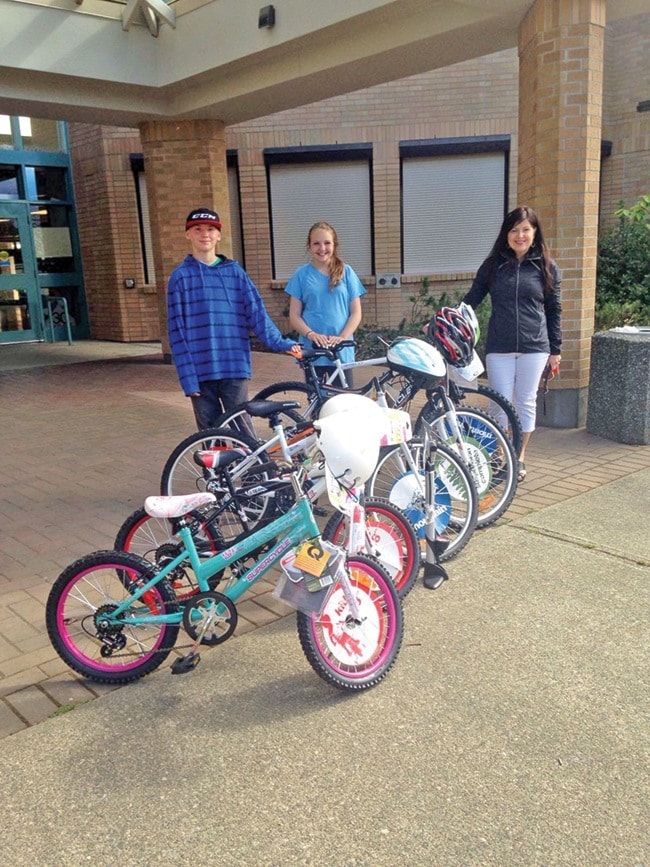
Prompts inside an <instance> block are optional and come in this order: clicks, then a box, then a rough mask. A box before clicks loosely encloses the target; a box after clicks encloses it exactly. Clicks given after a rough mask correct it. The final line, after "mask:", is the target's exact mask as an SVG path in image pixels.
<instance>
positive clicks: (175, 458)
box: [160, 428, 276, 541]
mask: <svg viewBox="0 0 650 867" xmlns="http://www.w3.org/2000/svg"><path fill="white" fill-rule="evenodd" d="M229 449H240V450H241V451H242V452H243V456H242V459H241V461H238V462H236V463H233V464H230V466H229V467H228V469H227V470H226V472H227V473H228V474H229V476H230V477H231V479H232V481H233V484H234V485H235V487H241V486H242V485H253V484H256V483H260V484H263V483H264V482H265V481H268V479H269V478H272V477H273V476H275V475H276V470H275V468H274V464H273V462H272V461H271V459H270V458H269V456H268V455H267V453H266V452H265V451H264V450H263V449H262V448H261V446H260V445H259V443H257V442H256V441H255V440H254V439H253V438H252V437H250V436H247V435H246V434H243V433H239V432H238V431H235V430H233V429H232V428H208V429H207V430H202V431H197V432H196V433H194V434H192V436H189V437H187V439H184V440H183V441H182V442H181V443H179V444H178V445H177V446H176V448H175V449H174V451H173V452H172V453H171V455H170V456H169V458H168V459H167V462H166V463H165V466H164V468H163V472H162V478H161V481H160V493H161V494H163V496H165V495H167V496H168V495H172V494H194V493H196V491H206V490H209V491H210V492H211V493H213V494H214V495H215V496H216V497H217V500H218V501H220V502H221V501H223V498H224V497H228V496H229V492H228V490H227V488H226V487H225V485H224V483H223V478H222V477H221V476H220V474H219V473H217V472H214V471H212V470H210V471H207V470H205V469H203V468H202V467H200V466H198V465H197V464H196V463H195V461H194V452H196V451H211V450H213V451H226V450H229ZM253 455H255V457H253ZM222 472H223V471H222ZM273 502H274V501H273V499H272V498H271V497H269V496H267V495H265V494H264V493H263V492H262V493H260V495H259V497H254V498H253V499H250V500H247V502H246V505H245V506H244V507H243V508H244V511H245V513H246V517H247V519H248V521H249V523H250V526H249V528H248V529H254V527H255V526H256V525H257V524H258V523H259V522H260V521H262V520H264V519H265V518H266V517H267V516H268V515H269V514H270V510H271V509H272V508H273ZM219 529H220V530H221V533H222V534H223V537H224V539H225V540H226V541H227V540H228V539H232V538H234V537H235V536H238V535H239V534H240V533H242V532H244V531H245V529H247V528H245V527H243V525H242V523H241V521H240V519H239V516H238V514H237V510H236V505H235V504H234V503H233V506H232V509H228V510H226V511H224V512H223V513H222V514H221V516H220V518H219Z"/></svg>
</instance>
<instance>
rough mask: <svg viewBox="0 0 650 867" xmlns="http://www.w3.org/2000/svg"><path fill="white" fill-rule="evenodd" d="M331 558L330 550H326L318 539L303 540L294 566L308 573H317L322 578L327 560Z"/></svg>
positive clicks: (317, 576)
mask: <svg viewBox="0 0 650 867" xmlns="http://www.w3.org/2000/svg"><path fill="white" fill-rule="evenodd" d="M329 558H330V552H329V551H326V550H325V549H324V548H323V546H322V545H321V543H320V541H319V540H318V539H313V540H310V541H309V542H303V544H302V545H301V546H300V548H299V549H298V553H297V554H296V559H295V561H294V566H295V567H296V568H297V569H300V571H301V572H306V573H307V574H308V575H315V576H316V578H320V577H321V575H322V574H323V572H324V571H325V567H326V566H327V561H328V560H329Z"/></svg>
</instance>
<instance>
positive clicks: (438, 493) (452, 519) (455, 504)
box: [366, 438, 478, 560]
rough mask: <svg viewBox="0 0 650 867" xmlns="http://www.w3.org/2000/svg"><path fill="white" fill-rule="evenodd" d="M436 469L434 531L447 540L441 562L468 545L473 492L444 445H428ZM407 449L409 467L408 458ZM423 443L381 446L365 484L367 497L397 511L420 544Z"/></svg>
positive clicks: (472, 527) (474, 515)
mask: <svg viewBox="0 0 650 867" xmlns="http://www.w3.org/2000/svg"><path fill="white" fill-rule="evenodd" d="M431 448H432V450H433V465H434V473H435V491H434V495H435V496H434V499H435V502H434V503H433V504H431V505H433V507H434V512H435V528H436V535H437V536H438V537H439V538H440V539H442V540H444V541H446V542H447V543H448V544H447V548H446V550H445V552H444V553H443V554H442V555H441V556H440V559H441V560H449V559H451V558H452V557H455V556H456V554H458V553H459V552H460V551H462V549H463V548H464V547H465V545H467V543H468V542H469V540H470V539H471V537H472V533H473V532H474V530H475V529H476V524H477V519H478V494H477V491H476V485H475V484H474V481H473V479H472V475H471V473H470V471H469V469H468V468H467V466H466V465H465V464H464V462H463V461H462V460H461V459H460V458H459V457H458V455H457V454H456V453H455V452H454V451H453V450H452V449H450V448H447V446H442V445H439V444H437V443H436V444H432V445H431ZM407 450H408V452H409V453H410V456H411V461H412V466H411V464H410V463H409V460H408V459H407V455H406V453H405V452H406V451H407ZM424 451H425V450H424V444H423V442H422V441H421V440H419V439H416V438H414V439H412V440H410V442H409V443H408V446H406V445H405V444H402V445H398V446H389V447H388V448H385V449H382V451H381V453H380V456H379V461H378V462H377V466H376V467H375V469H374V471H373V474H372V476H371V477H370V478H369V479H368V481H367V482H366V491H367V493H368V495H369V496H371V497H383V498H384V499H387V500H388V501H389V502H391V503H393V505H395V506H397V507H398V508H399V509H401V510H402V511H403V512H404V513H405V514H406V517H407V518H408V519H409V521H411V523H412V524H413V526H414V528H415V531H416V533H417V536H418V538H419V539H420V545H421V548H422V549H424V546H425V544H426V542H425V540H426V529H427V520H426V513H427V503H426V501H425V478H424Z"/></svg>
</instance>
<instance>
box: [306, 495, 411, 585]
mask: <svg viewBox="0 0 650 867" xmlns="http://www.w3.org/2000/svg"><path fill="white" fill-rule="evenodd" d="M363 507H364V510H365V513H366V538H365V551H366V553H367V554H370V555H371V556H372V557H374V558H376V559H377V560H379V562H380V563H381V565H382V566H383V567H384V569H385V570H386V571H387V572H388V574H389V575H390V577H391V579H392V581H393V584H394V585H395V588H396V590H397V594H398V596H399V597H400V599H404V597H405V596H406V595H407V593H409V591H410V590H411V589H412V588H413V585H414V584H415V581H416V579H417V576H418V572H419V571H420V566H421V552H420V543H419V540H418V537H417V535H416V533H415V530H414V529H413V525H412V524H411V522H410V521H409V519H408V518H407V517H406V515H405V514H404V512H402V510H401V509H398V508H397V506H394V505H393V504H392V503H389V502H388V500H381V499H371V498H370V497H366V499H365V502H364V504H363ZM349 527H350V521H349V518H347V517H346V516H345V515H343V514H341V512H334V514H333V515H332V516H331V517H330V519H329V521H328V522H327V524H326V525H325V529H324V530H323V538H324V539H327V540H329V541H330V542H334V544H335V545H341V546H343V547H345V542H346V539H347V536H348V532H349Z"/></svg>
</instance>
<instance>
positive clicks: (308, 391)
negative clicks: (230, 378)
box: [253, 382, 319, 421]
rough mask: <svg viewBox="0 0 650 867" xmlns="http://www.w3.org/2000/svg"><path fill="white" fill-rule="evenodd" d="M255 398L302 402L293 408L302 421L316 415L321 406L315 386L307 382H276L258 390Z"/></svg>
mask: <svg viewBox="0 0 650 867" xmlns="http://www.w3.org/2000/svg"><path fill="white" fill-rule="evenodd" d="M253 400H293V401H295V402H296V403H298V404H300V406H299V407H297V408H296V409H294V410H292V411H291V412H292V413H295V414H296V415H297V416H298V418H299V419H300V420H301V421H310V420H311V419H313V418H315V417H316V414H317V410H318V408H319V401H318V397H317V395H316V393H315V391H314V389H313V388H310V387H309V386H308V385H307V384H306V383H305V382H276V383H275V385H268V386H267V387H266V388H263V389H262V390H261V391H258V392H257V394H256V395H255V397H254V398H253Z"/></svg>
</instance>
